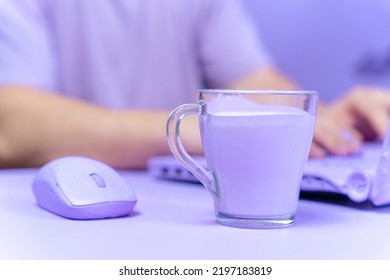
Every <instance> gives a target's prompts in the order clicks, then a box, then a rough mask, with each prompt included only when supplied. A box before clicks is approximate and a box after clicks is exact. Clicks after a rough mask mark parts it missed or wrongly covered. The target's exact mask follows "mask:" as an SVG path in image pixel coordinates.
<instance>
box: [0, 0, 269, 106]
mask: <svg viewBox="0 0 390 280" xmlns="http://www.w3.org/2000/svg"><path fill="white" fill-rule="evenodd" d="M268 63H270V58H269V56H268V55H267V53H266V52H265V50H264V49H263V46H262V43H261V41H260V40H259V38H258V35H257V33H256V32H255V30H254V28H253V26H252V24H251V22H250V19H249V17H248V16H246V14H245V13H244V11H243V9H242V8H241V7H240V6H239V4H238V3H237V2H236V1H235V0H212V1H210V0H191V1H190V0H128V1H126V0H115V1H112V0H2V1H1V2H0V85H5V84H24V85H32V86H38V87H41V88H43V89H48V90H51V91H55V92H60V93H62V94H64V95H68V96H74V97H77V98H80V99H84V100H89V101H92V102H95V103H97V104H101V105H106V106H109V107H114V108H141V107H142V108H172V107H173V106H177V105H178V104H181V103H185V102H194V101H195V97H196V90H197V89H198V88H200V87H213V88H221V87H224V86H225V85H226V83H228V82H229V81H232V80H233V79H237V78H239V77H240V76H243V75H245V74H246V73H248V72H250V71H252V70H254V69H256V68H258V67H264V66H266V65H267V64H268Z"/></svg>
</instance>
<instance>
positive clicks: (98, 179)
mask: <svg viewBox="0 0 390 280" xmlns="http://www.w3.org/2000/svg"><path fill="white" fill-rule="evenodd" d="M89 177H91V178H92V179H93V181H94V182H95V184H96V186H97V187H98V188H105V187H106V182H104V180H103V178H102V177H101V176H100V175H99V174H97V173H91V174H89Z"/></svg>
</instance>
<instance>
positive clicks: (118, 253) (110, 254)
mask: <svg viewBox="0 0 390 280" xmlns="http://www.w3.org/2000/svg"><path fill="white" fill-rule="evenodd" d="M36 172H37V169H34V168H32V169H4V170H0V259H8V260H18V259H24V260H26V259H35V260H51V259H53V260H81V259H85V260H103V259H104V260H106V259H108V260H125V259H126V260H195V259H197V260H217V259H218V260H290V259H292V260H325V259H326V260H329V259H334V260H340V259H352V260H358V259H364V260H367V259H374V260H375V259H390V234H389V233H390V206H385V207H372V206H370V205H367V204H364V205H358V204H353V203H350V202H349V201H347V200H340V199H336V200H333V199H332V200H324V199H322V200H318V199H307V198H305V199H303V198H301V199H300V201H299V206H298V212H297V216H296V222H295V224H294V225H293V226H291V227H287V228H279V229H262V230H258V229H242V228H233V227H227V226H223V225H219V224H217V223H216V222H215V219H214V212H213V201H212V198H211V196H210V195H209V193H208V192H207V191H206V190H205V189H204V188H203V187H202V186H201V185H199V184H191V183H184V182H173V181H168V180H158V179H156V178H153V177H152V176H150V175H149V174H148V173H147V172H146V171H127V170H119V171H118V172H119V173H120V174H121V175H122V176H123V178H124V179H125V181H126V182H127V183H128V184H129V185H130V186H131V187H132V188H133V190H134V192H135V193H136V195H137V198H138V202H137V204H136V206H135V209H134V211H133V213H132V214H131V215H130V216H127V217H123V218H116V219H104V220H84V221H81V220H70V219H65V218H62V217H59V216H57V215H54V214H52V213H49V212H47V211H45V210H43V209H41V208H40V207H38V206H37V204H36V200H35V197H34V194H33V192H32V189H31V183H32V180H33V178H34V175H35V173H36Z"/></svg>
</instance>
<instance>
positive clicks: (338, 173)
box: [148, 137, 390, 206]
mask: <svg viewBox="0 0 390 280" xmlns="http://www.w3.org/2000/svg"><path fill="white" fill-rule="evenodd" d="M194 159H195V160H197V161H198V162H199V163H200V164H202V165H203V166H205V167H206V166H207V164H206V160H205V158H203V157H194ZM148 171H149V173H150V174H151V176H153V177H155V178H159V179H168V180H179V181H186V182H191V183H200V182H199V181H198V179H197V178H196V177H195V176H194V175H193V174H192V173H191V172H190V171H188V170H187V169H186V168H185V167H183V166H182V165H181V164H180V162H179V161H178V160H177V159H176V158H175V157H174V156H173V155H172V156H157V157H152V158H151V159H150V160H149V162H148ZM300 189H301V191H302V192H303V193H314V194H315V193H317V194H336V195H342V196H346V197H347V198H349V199H350V200H351V201H353V202H356V203H362V202H372V204H373V205H374V206H382V205H387V204H390V144H389V137H386V139H385V141H384V142H383V144H382V143H380V142H373V143H365V144H364V146H363V149H362V150H361V151H360V152H359V153H357V154H354V155H350V156H328V157H325V158H322V159H309V160H308V161H307V164H306V165H305V168H304V172H303V178H302V181H301V185H300Z"/></svg>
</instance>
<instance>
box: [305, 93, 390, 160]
mask: <svg viewBox="0 0 390 280" xmlns="http://www.w3.org/2000/svg"><path fill="white" fill-rule="evenodd" d="M389 114H390V91H387V90H385V89H381V88H373V87H355V88H353V89H352V90H350V91H349V92H348V93H347V94H346V95H345V96H343V97H341V98H340V99H339V100H337V101H336V102H334V103H333V104H330V105H323V104H321V105H320V108H319V110H318V114H317V124H316V129H315V133H314V141H313V145H312V147H311V151H310V156H312V157H322V156H324V155H326V154H336V155H346V154H351V153H354V152H356V151H358V150H359V149H360V147H361V144H362V141H364V140H376V139H383V138H384V136H385V134H386V130H387V125H388V120H389Z"/></svg>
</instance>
